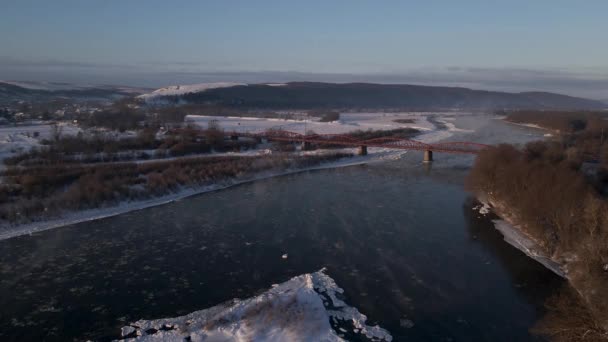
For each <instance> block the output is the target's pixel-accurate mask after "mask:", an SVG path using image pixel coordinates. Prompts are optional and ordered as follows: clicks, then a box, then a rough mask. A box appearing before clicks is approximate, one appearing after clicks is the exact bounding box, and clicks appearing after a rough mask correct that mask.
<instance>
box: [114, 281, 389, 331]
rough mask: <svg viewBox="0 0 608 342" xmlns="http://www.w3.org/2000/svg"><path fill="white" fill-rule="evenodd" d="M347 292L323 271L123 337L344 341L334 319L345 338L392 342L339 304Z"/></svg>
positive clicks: (141, 324) (137, 326)
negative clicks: (350, 335)
mask: <svg viewBox="0 0 608 342" xmlns="http://www.w3.org/2000/svg"><path fill="white" fill-rule="evenodd" d="M342 292H343V290H342V289H341V288H339V287H338V286H337V284H336V283H335V281H334V280H333V279H332V278H330V277H329V276H328V275H326V274H325V273H324V270H320V271H318V272H315V273H311V274H304V275H300V276H297V277H294V278H292V279H290V280H288V281H286V282H284V283H282V284H279V285H277V286H275V287H273V288H271V289H270V290H268V291H266V292H264V293H262V294H261V295H259V296H256V297H252V298H249V299H244V300H240V299H233V300H230V301H228V302H226V303H224V304H220V305H218V306H214V307H212V308H209V309H205V310H200V311H195V312H193V313H190V314H188V315H185V316H181V317H175V318H164V319H158V320H149V321H145V320H140V321H137V322H134V323H131V324H129V325H128V326H126V327H123V328H122V333H123V337H126V340H127V341H184V340H186V341H188V340H189V341H277V342H278V341H344V339H343V338H342V337H340V336H338V334H337V333H336V331H335V330H334V329H333V328H332V326H331V325H330V319H331V320H332V321H334V322H338V325H339V326H337V329H339V331H340V334H341V335H343V333H344V332H345V331H346V332H347V333H348V334H358V336H360V337H361V338H367V339H369V340H372V339H373V340H374V341H392V336H391V335H390V334H389V332H388V331H386V330H384V329H383V328H381V327H379V326H377V325H376V326H368V325H367V324H366V320H367V317H366V316H365V315H363V314H362V313H360V312H359V311H358V310H357V309H356V308H354V307H351V306H349V305H347V304H346V303H345V302H344V301H342V300H341V299H339V297H341V293H342ZM324 302H325V303H324ZM340 323H344V324H343V325H340Z"/></svg>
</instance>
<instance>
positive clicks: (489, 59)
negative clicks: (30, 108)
mask: <svg viewBox="0 0 608 342" xmlns="http://www.w3.org/2000/svg"><path fill="white" fill-rule="evenodd" d="M607 10H608V3H607V2H604V1H587V2H585V3H584V5H581V4H579V3H573V2H568V1H536V2H532V3H531V2H529V1H523V0H517V1H510V2H509V3H500V4H497V3H487V2H484V1H473V0H471V1H459V2H438V1H430V2H425V3H412V2H402V1H389V2H385V3H383V4H382V6H379V5H378V4H377V3H376V2H372V1H335V2H330V3H327V2H323V1H309V2H306V3H300V2H286V1H264V2H261V3H252V2H248V1H204V2H200V1H184V2H180V4H179V6H178V5H175V4H173V3H169V2H166V1H156V0H151V1H140V0H133V1H128V2H123V1H120V2H119V1H103V2H94V1H93V2H82V1H76V0H58V1H52V2H48V1H39V0H38V1H37V0H23V1H18V2H17V1H11V2H10V5H9V6H4V8H3V10H2V13H0V43H1V46H2V47H3V49H2V52H1V53H0V79H5V80H20V81H51V82H71V83H79V84H82V83H86V84H116V85H129V86H145V87H162V86H166V85H172V84H189V83H199V82H217V81H239V82H286V81H327V82H374V83H409V84H424V85H445V86H462V87H469V88H474V89H487V90H499V91H510V92H520V91H551V92H558V93H563V94H567V95H573V96H582V97H588V98H593V99H602V100H606V99H608V62H607V61H608V46H606V45H605V44H602V41H603V40H604V37H603V35H604V33H605V32H608V23H607V21H606V20H605V18H604V16H605V15H604V14H605V13H606V12H607Z"/></svg>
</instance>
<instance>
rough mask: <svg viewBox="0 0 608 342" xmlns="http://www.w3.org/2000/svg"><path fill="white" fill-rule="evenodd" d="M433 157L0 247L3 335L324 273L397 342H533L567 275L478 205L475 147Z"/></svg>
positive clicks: (104, 330) (202, 300)
mask: <svg viewBox="0 0 608 342" xmlns="http://www.w3.org/2000/svg"><path fill="white" fill-rule="evenodd" d="M454 123H455V124H456V126H457V127H462V128H468V129H474V130H475V132H472V133H469V132H456V133H455V135H454V136H452V137H451V138H450V139H451V140H467V141H476V142H483V143H497V142H501V141H505V142H525V141H527V140H530V139H533V138H540V137H542V134H541V133H539V132H538V131H535V130H532V129H527V128H520V127H514V126H509V125H507V124H505V123H502V122H499V121H496V120H491V119H488V118H487V117H464V118H459V119H457V120H456V121H454ZM435 158H436V161H435V162H434V163H433V165H432V166H431V167H428V166H424V165H423V164H422V163H421V159H422V156H421V153H415V152H410V153H407V154H405V155H404V156H403V157H402V158H401V159H400V160H396V161H390V162H382V163H374V164H370V165H364V166H354V167H347V168H340V169H328V170H322V171H312V172H303V173H300V174H294V175H289V176H283V177H277V178H273V179H267V180H261V181H256V182H252V183H248V184H243V185H240V186H236V187H233V188H229V189H226V190H222V191H217V192H213V193H208V194H203V195H200V196H196V197H192V198H188V199H185V200H182V201H179V202H175V203H171V204H168V205H163V206H158V207H153V208H149V209H144V210H140V211H136V212H131V213H127V214H123V215H120V216H116V217H111V218H107V219H102V220H98V221H92V222H86V223H80V224H76V225H72V226H67V227H63V228H58V229H54V230H48V231H44V232H40V233H37V234H34V235H32V236H21V237H16V238H12V239H9V240H4V241H0V340H2V341H24V340H47V341H52V340H57V341H65V340H86V339H92V340H107V339H112V338H118V337H119V332H120V327H122V326H124V325H125V324H127V323H128V322H132V321H136V320H138V319H141V318H144V319H154V318H161V317H174V316H178V315H183V314H186V313H189V312H192V311H195V310H200V309H203V308H207V307H211V306H214V305H217V304H219V303H221V302H224V301H226V300H228V299H231V298H234V297H239V298H246V297H251V296H252V295H255V294H257V293H260V291H263V290H266V289H268V288H269V287H270V286H271V285H272V284H275V283H280V282H284V281H286V280H288V279H290V278H291V277H294V276H297V275H300V274H303V273H310V272H314V271H317V270H319V269H321V268H322V267H326V268H327V272H326V273H327V274H328V275H329V276H331V277H332V278H333V279H335V281H336V282H337V283H338V285H340V286H341V287H342V288H343V289H344V290H345V297H346V300H347V302H348V303H349V304H350V305H352V306H354V307H356V308H358V309H359V311H361V312H362V313H364V314H366V315H367V316H368V318H369V320H368V324H379V325H380V326H382V327H383V328H385V329H387V330H388V331H389V332H390V333H391V334H392V336H393V338H394V340H396V341H402V340H408V341H429V340H432V341H530V340H537V338H536V337H534V336H532V335H530V333H529V332H528V330H529V328H530V327H531V326H532V325H533V324H534V322H535V321H536V320H537V319H538V318H539V317H540V316H541V315H542V313H543V306H542V303H543V301H544V300H545V298H546V297H547V296H549V295H551V294H552V292H553V291H554V290H555V289H556V288H558V287H559V286H560V285H561V284H562V281H561V280H560V279H559V278H558V277H557V276H555V275H554V274H553V273H551V272H550V271H548V270H546V269H544V268H543V267H542V266H541V265H540V264H538V263H536V262H535V261H533V260H531V259H528V258H527V257H526V256H525V255H524V254H523V253H521V252H519V251H518V250H516V249H514V248H513V247H511V246H509V245H508V244H506V243H505V242H504V241H503V239H502V236H501V235H500V233H498V232H497V231H496V230H495V229H494V228H493V224H492V222H491V218H492V217H491V216H482V215H480V214H479V213H478V212H477V211H475V210H473V207H474V205H475V203H474V202H473V201H472V200H471V198H470V195H469V194H468V193H467V192H465V190H464V185H463V184H464V179H465V177H466V174H467V173H468V168H469V167H470V165H471V163H472V160H473V159H472V157H470V156H460V155H445V154H436V155H435ZM284 254H287V258H283V257H282V256H283V255H284ZM404 319H408V320H411V321H412V322H413V323H414V326H413V327H410V326H409V325H406V326H403V324H402V322H403V320H404Z"/></svg>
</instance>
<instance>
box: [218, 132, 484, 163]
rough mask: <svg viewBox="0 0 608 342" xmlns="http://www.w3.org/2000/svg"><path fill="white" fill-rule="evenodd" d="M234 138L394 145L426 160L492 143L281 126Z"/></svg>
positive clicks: (306, 143)
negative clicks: (299, 130) (428, 140)
mask: <svg viewBox="0 0 608 342" xmlns="http://www.w3.org/2000/svg"><path fill="white" fill-rule="evenodd" d="M226 135H229V136H230V137H231V138H232V139H238V137H248V138H255V139H267V140H269V141H286V142H300V143H302V148H303V149H308V148H310V147H311V145H312V144H324V145H339V146H352V147H358V148H359V154H360V155H365V154H367V148H368V147H382V148H394V149H401V150H415V151H424V152H425V153H424V160H425V161H432V160H433V152H443V153H465V154H477V153H479V151H481V150H483V149H486V148H488V147H490V146H489V145H484V144H478V143H473V142H461V141H454V142H452V141H450V142H440V143H433V144H427V143H423V142H420V141H416V140H411V139H405V138H397V137H381V138H373V139H360V138H357V137H355V136H353V135H349V134H306V135H304V134H299V133H294V132H290V131H285V130H281V129H271V130H266V131H261V132H257V133H254V132H236V131H234V132H226Z"/></svg>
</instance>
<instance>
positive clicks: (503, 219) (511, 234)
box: [474, 200, 567, 278]
mask: <svg viewBox="0 0 608 342" xmlns="http://www.w3.org/2000/svg"><path fill="white" fill-rule="evenodd" d="M480 201H481V203H482V204H481V205H479V206H478V207H476V208H474V209H477V210H479V213H480V214H482V215H487V214H489V213H490V211H492V212H494V213H495V214H496V215H497V216H499V217H500V219H498V220H492V222H493V223H494V228H496V230H498V231H499V232H500V233H501V234H502V235H503V237H504V239H505V242H507V243H508V244H510V245H511V246H513V247H515V248H517V249H519V250H520V251H522V252H523V253H524V254H526V255H527V256H529V257H530V258H532V259H534V260H536V261H538V262H539V263H541V264H542V265H543V266H545V267H546V268H547V269H549V270H551V271H552V272H553V273H555V274H557V275H559V276H560V277H562V278H567V274H566V272H565V270H564V269H563V266H562V265H561V264H560V263H559V262H557V261H555V260H553V259H551V258H550V257H549V256H548V255H546V253H544V251H543V249H542V248H541V247H540V244H539V243H538V242H536V241H535V240H534V239H533V238H532V237H530V236H529V235H528V234H526V233H525V232H524V230H523V229H522V228H521V226H520V225H518V224H517V223H516V220H515V219H514V218H513V217H512V215H509V214H508V212H507V210H506V209H505V208H504V207H503V206H501V205H497V203H496V202H495V201H488V200H480ZM488 202H489V203H490V204H489V203H488Z"/></svg>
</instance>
